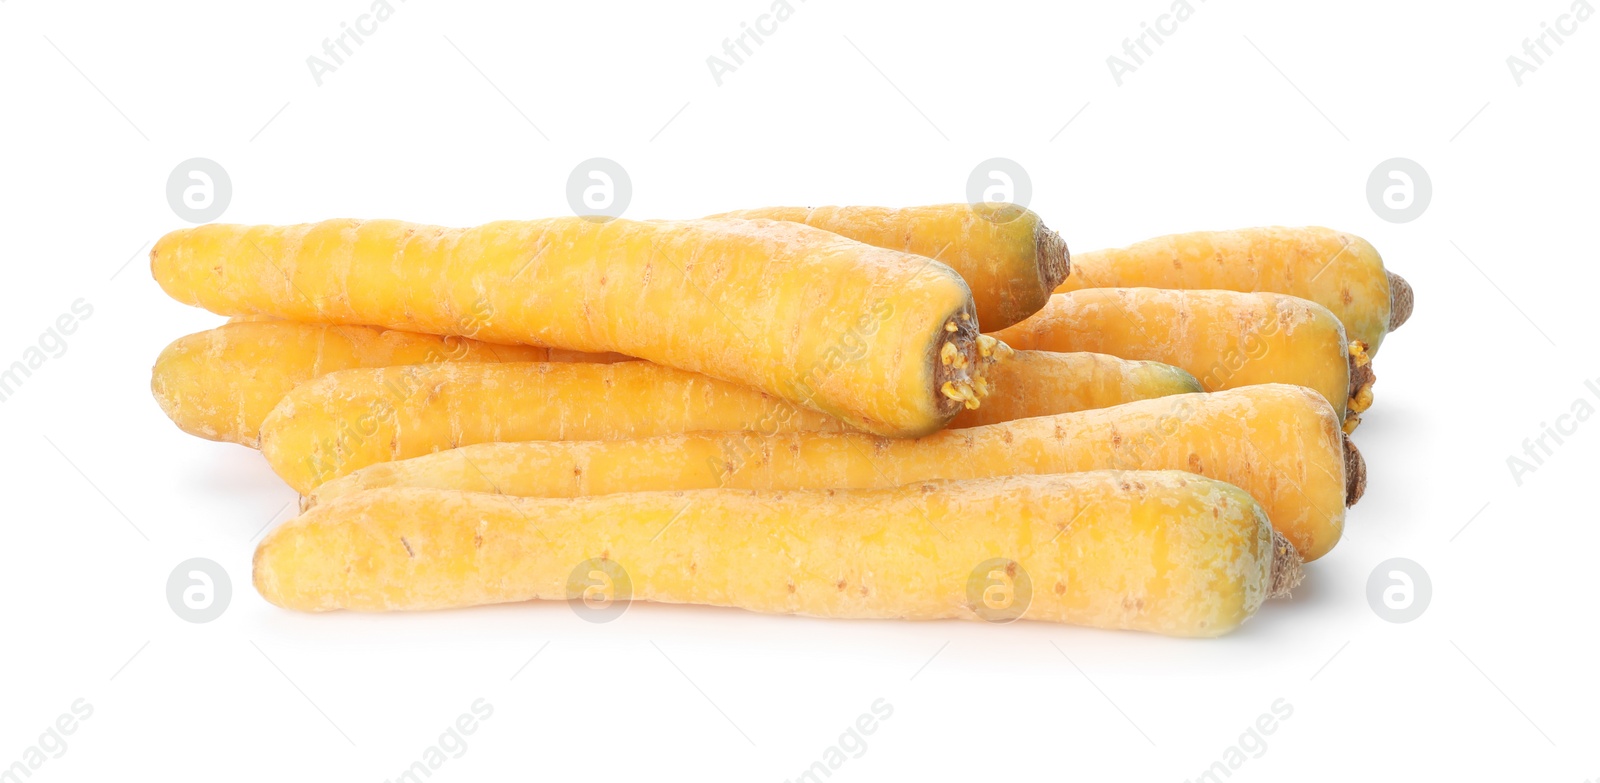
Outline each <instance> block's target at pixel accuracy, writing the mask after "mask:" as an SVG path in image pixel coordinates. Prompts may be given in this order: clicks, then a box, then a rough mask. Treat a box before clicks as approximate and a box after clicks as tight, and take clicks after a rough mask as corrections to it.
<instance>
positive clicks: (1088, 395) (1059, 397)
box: [261, 349, 1197, 493]
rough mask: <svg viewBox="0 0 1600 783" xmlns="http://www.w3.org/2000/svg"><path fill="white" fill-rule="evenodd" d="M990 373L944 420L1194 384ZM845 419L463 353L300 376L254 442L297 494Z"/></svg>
mask: <svg viewBox="0 0 1600 783" xmlns="http://www.w3.org/2000/svg"><path fill="white" fill-rule="evenodd" d="M1004 350H1006V349H1002V352H1004ZM1013 362H1016V364H1015V369H1012V363H1013ZM989 372H990V373H994V374H995V376H994V377H995V378H997V379H998V381H999V382H1000V384H1001V385H1000V386H999V387H998V388H997V390H996V391H993V392H990V393H989V397H988V402H986V403H985V404H984V406H983V407H982V408H979V409H977V410H975V411H967V412H966V413H965V414H963V415H962V416H958V417H956V419H955V420H954V421H953V422H952V423H951V426H952V427H965V426H976V425H979V424H983V423H987V422H988V421H993V420H996V419H995V415H996V414H1000V415H1004V416H1006V417H1010V418H1023V417H1027V416H1043V415H1048V414H1053V413H1060V412H1063V411H1073V410H1082V409H1084V408H1087V407H1093V406H1098V405H1115V404H1117V403H1119V402H1122V401H1124V400H1127V399H1146V398H1150V397H1157V396H1162V395H1167V394H1175V393H1180V392H1186V391H1194V390H1195V384H1196V383H1197V382H1196V381H1195V380H1194V378H1193V377H1192V376H1189V375H1188V374H1187V373H1184V372H1183V371H1181V370H1177V369H1174V368H1171V367H1165V366H1163V365H1158V364H1155V363H1153V362H1129V361H1124V360H1120V359H1113V358H1111V357H1096V356H1093V355H1085V356H1082V357H1080V356H1068V355H1056V354H1042V355H1032V354H1029V353H1022V354H1018V355H1016V356H1015V357H1013V358H1012V359H1010V360H1007V361H1003V362H999V363H997V364H995V365H994V366H992V367H990V368H989ZM991 405H994V413H986V411H989V410H990V406H991ZM966 414H982V416H983V418H972V419H968V418H967V417H966ZM843 429H845V426H844V425H843V423H841V422H840V421H839V420H837V419H834V418H832V417H829V416H825V415H822V414H820V413H816V412H814V411H809V410H806V409H804V408H801V407H799V406H796V405H793V404H792V403H788V402H786V401H784V400H780V399H778V398H775V397H773V396H771V395H768V394H764V393H762V392H760V391H758V390H756V389H752V388H749V387H746V386H739V385H736V384H731V383H727V382H724V381H717V380H714V379H711V378H708V377H706V376H703V375H697V374H695V373H689V372H684V371H682V370H674V369H672V368H669V367H662V366H660V365H655V364H650V363H648V362H625V363H619V364H613V365H610V366H608V367H597V366H590V367H584V366H578V365H572V366H562V365H546V364H520V363H506V364H471V363H459V364H449V365H434V366H421V367H390V368H380V369H368V370H349V371H344V372H338V373H332V374H330V375H327V376H324V377H322V378H320V379H318V380H316V381H313V382H310V383H307V384H304V385H302V386H300V387H299V388H297V389H295V390H294V391H293V392H292V393H290V394H288V395H286V396H285V397H284V398H283V401H282V403H281V404H280V405H279V406H278V408H277V409H276V410H274V411H273V412H272V414H271V415H269V416H268V417H267V418H266V420H265V421H264V422H263V423H262V426H261V443H262V446H261V449H262V453H263V454H264V455H265V456H266V458H267V461H268V463H269V464H271V465H272V467H273V469H274V470H275V471H277V473H278V475H279V476H281V477H282V478H283V479H284V481H286V482H287V483H288V484H289V485H290V486H291V487H294V488H295V489H296V490H298V491H299V492H302V493H305V492H310V491H311V490H312V489H314V488H315V487H317V486H318V485H320V484H322V483H323V482H326V481H330V480H332V479H335V478H338V477H339V476H343V475H345V474H347V473H349V472H351V471H354V470H358V469H360V468H363V467H366V466H367V465H372V464H376V463H379V462H388V461H391V460H397V459H405V458H408V457H416V456H420V455H423V454H428V453H431V452H434V451H439V450H441V449H450V448H455V447H457V446H465V445H471V444H475V443H489V442H494V441H523V440H612V439H620V438H640V437H648V436H652V435H664V434H670V433H680V432H699V431H746V432H749V433H752V434H773V433H782V432H833V431H839V430H843Z"/></svg>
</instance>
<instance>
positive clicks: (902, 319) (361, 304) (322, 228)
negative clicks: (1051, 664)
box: [151, 217, 984, 436]
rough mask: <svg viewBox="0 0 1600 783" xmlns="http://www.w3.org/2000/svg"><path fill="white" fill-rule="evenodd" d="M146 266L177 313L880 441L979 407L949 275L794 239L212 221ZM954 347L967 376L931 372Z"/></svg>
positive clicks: (775, 226)
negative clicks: (246, 319)
mask: <svg viewBox="0 0 1600 783" xmlns="http://www.w3.org/2000/svg"><path fill="white" fill-rule="evenodd" d="M151 268H152V271H153V273H154V275H155V277H156V279H157V280H158V281H159V282H160V283H161V286H162V288H164V289H165V290H166V292H167V293H168V294H169V295H171V296H172V297H173V298H174V299H177V300H178V301H180V302H186V303H189V304H196V305H200V306H202V307H205V308H207V309H209V310H212V311H213V312H217V313H221V314H223V315H250V314H266V315H273V316H277V317H282V318H287V319H290V320H299V321H315V322H325V323H338V324H352V323H354V324H373V325H379V326H386V327H389V328H394V329H405V330H408V331H417V332H426V333H430V334H454V335H461V336H466V337H474V338H477V339H481V340H485V341H489V342H520V343H527V344H532V345H543V346H550V347H558V348H566V349H569V350H576V351H587V352H596V353H599V352H606V351H615V352H618V353H622V354H626V355H628V356H637V357H639V358H642V359H648V360H650V361H654V362H656V363H658V364H662V365H666V366H671V367H678V368H681V369H686V370H693V371H695V372H700V373H704V374H706V375H710V376H712V377H714V378H719V379H722V380H726V381H731V382H736V383H743V384H746V385H750V386H754V387H756V388H759V389H762V390H764V391H767V392H769V393H772V394H775V395H778V396H781V397H784V398H785V399H789V400H791V401H794V402H797V403H799V404H801V405H804V406H806V407H809V408H811V409H813V410H817V411H820V412H823V413H827V414H830V415H833V416H836V417H838V418H840V419H842V420H844V421H846V422H848V423H850V425H851V426H854V427H857V428H859V429H863V430H866V431H870V432H877V433H880V434H884V435H895V436H915V435H922V434H926V433H928V432H932V431H935V430H937V429H939V428H941V427H943V426H944V425H945V423H947V422H948V421H949V420H950V419H951V418H952V417H953V416H955V414H956V413H957V412H958V411H960V410H961V409H962V408H963V407H966V406H973V407H975V406H976V405H977V404H978V400H979V397H980V396H981V395H980V394H979V393H978V391H977V387H976V385H975V382H976V381H977V380H979V379H981V377H982V375H983V365H984V362H983V361H982V358H983V357H982V355H981V354H982V352H981V351H980V349H979V342H980V341H979V340H978V333H977V322H976V319H975V318H974V314H973V304H972V297H971V294H970V292H969V291H968V289H967V285H966V283H965V282H964V281H962V279H961V277H960V276H959V275H957V274H956V273H955V272H954V271H953V270H951V269H950V268H949V267H947V266H945V265H943V264H940V263H937V262H934V261H931V260H930V259H927V258H923V257H920V256H915V255H911V254H909V253H901V252H896V251H891V250H885V249H882V248H876V247H873V246H870V245H865V244H862V243H859V242H854V241H851V240H848V239H845V238H843V237H840V236H838V235H836V234H831V233H829V232H826V231H822V230H820V229H814V228H810V227H808V226H802V225H799V224H794V223H785V222H779V221H760V220H749V221H745V220H705V221H682V222H635V221H629V220H612V221H609V222H597V221H592V220H587V219H584V218H576V217H574V218H555V219H549V220H539V221H522V222H517V221H505V222H499V223H490V224H488V225H484V226H479V227H477V228H468V229H452V228H440V227H435V226H421V225H415V224H410V223H402V222H398V221H389V220H372V221H356V220H332V221H325V222H322V223H315V224H308V225H298V226H281V227H278V226H230V225H208V226H199V227H196V228H189V229H182V230H179V231H174V232H172V233H170V234H168V235H166V236H165V237H162V238H161V240H160V241H158V242H157V243H156V245H155V247H154V249H153V250H152V251H151ZM945 345H952V346H954V348H953V350H954V351H955V353H956V354H957V355H959V356H960V357H961V359H962V361H961V362H959V363H942V362H941V361H940V354H941V351H943V350H945V349H944V346H945Z"/></svg>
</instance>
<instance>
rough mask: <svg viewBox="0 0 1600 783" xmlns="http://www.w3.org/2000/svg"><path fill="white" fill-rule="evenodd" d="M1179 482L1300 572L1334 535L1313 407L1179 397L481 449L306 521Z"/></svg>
mask: <svg viewBox="0 0 1600 783" xmlns="http://www.w3.org/2000/svg"><path fill="white" fill-rule="evenodd" d="M1108 469H1115V470H1183V471H1187V472H1191V473H1196V474H1201V475H1204V476H1207V477H1210V478H1214V479H1218V480H1220V481H1226V482H1228V483H1230V484H1233V485H1236V486H1238V487H1240V488H1241V489H1243V490H1245V491H1246V492H1248V493H1249V494H1250V495H1252V496H1253V497H1254V498H1255V499H1256V501H1257V502H1259V503H1260V504H1261V505H1262V507H1263V508H1264V509H1265V510H1266V513H1267V515H1268V518H1269V519H1271V520H1272V523H1273V525H1274V527H1275V528H1276V529H1277V530H1278V532H1279V533H1282V534H1283V535H1284V537H1285V538H1287V539H1288V540H1289V541H1290V542H1291V543H1292V544H1294V547H1295V549H1296V550H1298V551H1299V553H1300V555H1301V556H1302V557H1304V558H1305V559H1306V560H1308V561H1310V560H1315V559H1317V558H1319V557H1321V556H1323V555H1324V554H1326V553H1327V552H1328V551H1329V550H1330V549H1332V548H1333V546H1334V544H1336V543H1337V542H1338V540H1339V538H1340V536H1341V534H1342V533H1343V530H1344V519H1345V504H1346V500H1347V498H1346V497H1345V492H1346V477H1345V472H1344V471H1345V450H1344V440H1343V436H1342V434H1341V433H1340V430H1339V422H1338V418H1337V417H1336V416H1335V415H1334V412H1333V409H1332V407H1331V406H1329V405H1328V403H1327V401H1326V400H1324V399H1322V397H1321V396H1320V395H1318V394H1316V393H1315V392H1312V391H1310V390H1307V389H1303V388H1300V387H1297V386H1284V385H1262V386H1250V387H1246V388H1241V389H1236V390H1233V391H1225V392H1217V393H1214V394H1186V395H1176V396H1171V397H1163V398H1159V399H1152V400H1145V401H1142V402H1133V403H1128V404H1125V405H1121V406H1117V407H1113V408H1104V409H1099V410H1090V411H1082V412H1078V413H1066V414H1059V415H1056V416H1042V417H1036V418H1029V419H1020V420H1017V421H1012V422H1006V423H1002V424H994V425H990V426H985V427H975V428H972V429H965V430H947V431H944V432H939V433H935V434H933V435H929V436H926V437H923V438H919V439H916V440H903V439H889V438H880V437H875V436H871V435H867V434H863V433H806V432H795V433H787V434H779V435H764V436H763V435H753V434H749V433H713V432H698V433H688V434H683V435H672V436H661V437H654V438H644V439H637V440H615V441H609V442H598V441H569V442H563V443H556V442H527V443H483V444H479V445H476V446H466V447H462V448H459V449H453V450H449V451H441V452H438V453H435V454H430V455H427V456H423V457H417V458H414V459H408V460H401V461H398V462H389V463H383V464H375V465H372V466H370V467H367V468H364V469H362V470H358V471H355V472H353V473H351V474H349V475H347V476H344V477H343V478H340V479H337V480H335V481H332V482H329V483H327V484H324V485H322V486H321V487H319V488H318V489H317V490H316V492H315V493H313V494H312V495H311V497H310V498H309V499H308V500H307V505H308V507H311V506H316V505H321V504H322V503H326V502H337V501H338V500H339V499H340V498H343V497H348V496H350V495H354V494H357V493H360V492H363V491H367V490H372V489H380V488H387V487H396V486H411V487H429V488H435V489H451V490H461V491H469V492H490V493H503V494H506V495H515V496H527V497H583V496H593V495H606V494H613V493H621V492H629V491H643V490H651V491H655V490H694V489H708V488H715V487H724V488H730V489H748V490H763V491H766V490H812V489H864V488H880V489H881V488H888V487H894V486H900V485H905V484H911V483H915V482H919V481H930V480H956V479H980V478H991V477H996V476H1005V475H1022V474H1047V473H1081V472H1087V471H1095V470H1108Z"/></svg>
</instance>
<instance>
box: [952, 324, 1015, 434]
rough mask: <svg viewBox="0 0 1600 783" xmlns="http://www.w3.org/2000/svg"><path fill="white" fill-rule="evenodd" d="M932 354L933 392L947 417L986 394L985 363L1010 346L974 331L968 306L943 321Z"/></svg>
mask: <svg viewBox="0 0 1600 783" xmlns="http://www.w3.org/2000/svg"><path fill="white" fill-rule="evenodd" d="M937 344H938V348H937V350H936V353H935V355H934V357H933V393H934V396H935V397H936V398H937V400H938V402H939V412H940V413H941V414H944V415H947V416H954V415H955V414H957V413H959V412H961V411H962V410H963V409H965V410H975V409H976V408H977V407H978V405H979V404H980V403H982V401H983V398H985V397H987V396H989V379H988V369H989V365H991V364H994V363H995V362H997V361H1002V360H1004V359H1006V358H1007V357H1009V356H1010V355H1011V353H1012V351H1011V346H1008V345H1006V344H1005V343H1003V342H1000V341H999V340H996V339H994V338H993V337H990V336H988V335H986V334H979V333H978V317H977V315H976V314H975V313H974V312H973V309H972V306H971V304H970V303H969V304H968V306H967V307H966V308H964V309H962V310H961V311H960V312H958V313H956V314H955V315H953V316H951V317H950V318H949V319H948V320H946V321H945V324H944V329H943V330H942V331H941V332H940V339H939V340H938V341H937Z"/></svg>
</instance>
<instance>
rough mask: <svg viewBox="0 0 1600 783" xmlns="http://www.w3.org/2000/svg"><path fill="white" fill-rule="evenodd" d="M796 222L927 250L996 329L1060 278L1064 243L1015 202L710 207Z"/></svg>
mask: <svg viewBox="0 0 1600 783" xmlns="http://www.w3.org/2000/svg"><path fill="white" fill-rule="evenodd" d="M714 217H718V218H738V219H741V220H749V219H770V220H785V221H789V222H792V223H804V224H806V225H808V226H814V227H816V228H820V229H823V230H825V231H831V232H833V233H835V234H839V235H841V236H846V237H849V238H851V239H854V240H856V241H858V242H865V243H867V244H869V245H876V246H878V247H886V248H890V249H893V250H903V251H905V252H907V253H915V254H917V255H919V256H926V257H928V258H933V259H936V260H938V261H939V262H941V263H944V264H947V265H949V266H950V268H952V269H954V270H956V272H958V273H959V274H960V275H961V276H962V278H964V279H965V280H966V281H967V285H968V286H969V287H970V288H971V289H972V299H973V302H974V303H975V304H976V305H977V313H978V323H979V324H980V325H981V326H982V327H983V328H984V329H985V330H988V331H994V330H996V329H1004V328H1005V327H1007V326H1010V325H1012V324H1014V323H1017V322H1018V321H1021V320H1023V319H1025V318H1027V317H1028V316H1030V315H1033V314H1034V313H1036V312H1038V311H1039V308H1041V307H1044V304H1045V302H1046V301H1048V300H1049V299H1050V294H1051V292H1052V291H1053V290H1054V289H1055V287H1056V286H1057V285H1058V284H1060V283H1061V282H1062V281H1063V280H1065V279H1068V277H1069V275H1068V271H1069V270H1070V269H1071V261H1070V258H1069V255H1068V252H1067V244H1066V243H1065V242H1063V241H1062V240H1061V237H1060V236H1059V235H1058V234H1056V232H1054V231H1051V230H1050V229H1049V228H1047V227H1046V226H1045V225H1044V222H1043V221H1042V220H1041V219H1040V218H1039V215H1038V214H1036V213H1034V212H1033V211H1032V210H1029V209H1027V208H1024V207H1019V206H1017V205H1015V204H992V203H984V204H976V205H974V204H965V203H961V204H935V205H930V206H919V207H904V208H894V207H767V208H764V209H747V210H740V211H738V212H727V213H724V214H721V215H716V216H714Z"/></svg>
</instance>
